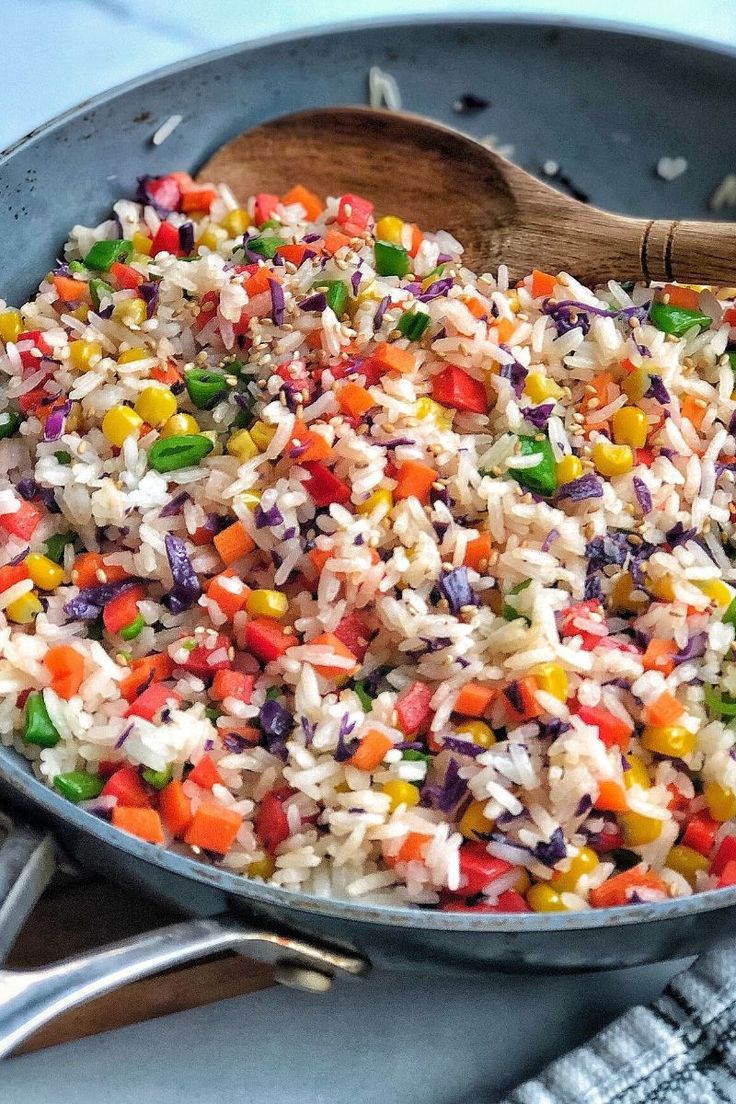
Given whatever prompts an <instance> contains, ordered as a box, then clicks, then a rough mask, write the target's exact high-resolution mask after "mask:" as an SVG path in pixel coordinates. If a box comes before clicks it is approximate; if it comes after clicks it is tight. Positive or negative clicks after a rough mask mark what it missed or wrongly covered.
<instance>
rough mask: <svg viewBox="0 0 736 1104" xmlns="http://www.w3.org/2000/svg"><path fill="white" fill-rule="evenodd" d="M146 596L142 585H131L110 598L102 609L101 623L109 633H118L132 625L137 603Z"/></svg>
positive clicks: (136, 614) (136, 611) (136, 612)
mask: <svg viewBox="0 0 736 1104" xmlns="http://www.w3.org/2000/svg"><path fill="white" fill-rule="evenodd" d="M145 597H146V592H145V590H144V588H143V587H142V586H131V587H128V589H127V590H124V591H122V593H120V594H118V595H117V596H116V597H115V598H113V599H111V601H109V602H108V603H107V605H106V606H105V607H104V609H103V610H102V623H103V625H104V626H105V628H106V629H107V631H108V632H109V633H118V632H120V630H121V629H125V628H127V626H128V625H132V623H133V622H134V621H135V619H136V617H137V616H138V603H139V602H142V601H143V599H144V598H145Z"/></svg>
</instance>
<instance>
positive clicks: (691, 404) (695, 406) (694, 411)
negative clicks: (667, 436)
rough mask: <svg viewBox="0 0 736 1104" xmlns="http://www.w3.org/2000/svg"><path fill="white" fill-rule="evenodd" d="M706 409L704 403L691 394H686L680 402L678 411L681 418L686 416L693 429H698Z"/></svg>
mask: <svg viewBox="0 0 736 1104" xmlns="http://www.w3.org/2000/svg"><path fill="white" fill-rule="evenodd" d="M706 410H707V406H706V404H705V403H704V402H703V401H702V400H700V399H696V398H694V396H693V395H687V396H686V397H685V398H684V399H683V400H682V402H681V403H680V412H681V413H682V416H683V418H687V420H688V421H689V422H690V424H691V425H692V426H694V427H695V429H700V427H701V425H702V424H703V418H704V417H705V412H706Z"/></svg>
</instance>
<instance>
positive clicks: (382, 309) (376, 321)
mask: <svg viewBox="0 0 736 1104" xmlns="http://www.w3.org/2000/svg"><path fill="white" fill-rule="evenodd" d="M390 306H391V296H390V295H384V297H383V299H382V300H381V302H380V303H379V304H378V307H377V308H376V313H375V315H374V316H373V329H374V330H377V329H378V328H379V326H380V325H381V323H382V322H383V316H384V314H385V313H386V311H387V310H388V308H389V307H390Z"/></svg>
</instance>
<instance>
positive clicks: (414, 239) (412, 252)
mask: <svg viewBox="0 0 736 1104" xmlns="http://www.w3.org/2000/svg"><path fill="white" fill-rule="evenodd" d="M423 241H424V234H423V233H422V231H421V230H420V229H419V227H418V226H417V224H416V223H415V222H412V223H411V244H410V246H409V249H408V253H409V256H410V257H416V255H417V253H418V252H419V246H420V245H421V244H422V242H423Z"/></svg>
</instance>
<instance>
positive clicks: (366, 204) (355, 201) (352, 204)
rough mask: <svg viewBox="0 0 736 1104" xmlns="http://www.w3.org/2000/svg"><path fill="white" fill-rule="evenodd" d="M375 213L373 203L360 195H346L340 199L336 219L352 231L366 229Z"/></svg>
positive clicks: (340, 224) (339, 223)
mask: <svg viewBox="0 0 736 1104" xmlns="http://www.w3.org/2000/svg"><path fill="white" fill-rule="evenodd" d="M372 214H373V204H372V203H371V202H370V200H368V199H363V197H362V196H358V195H344V196H342V197H341V199H340V205H339V207H338V209H337V218H336V219H335V221H336V222H337V224H338V225H339V226H344V227H345V229H346V230H347V231H348V233H350V232H351V231H353V230H356V231H361V230H365V228H366V226H367V225H368V223H369V222H370V218H371V215H372Z"/></svg>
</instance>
